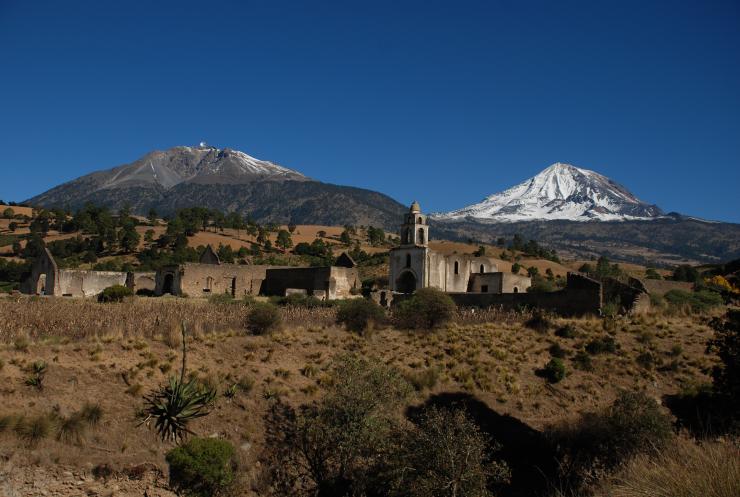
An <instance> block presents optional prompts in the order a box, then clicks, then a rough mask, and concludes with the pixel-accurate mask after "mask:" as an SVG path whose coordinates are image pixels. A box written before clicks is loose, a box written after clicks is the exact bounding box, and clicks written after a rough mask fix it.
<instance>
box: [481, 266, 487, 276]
mask: <svg viewBox="0 0 740 497" xmlns="http://www.w3.org/2000/svg"><path fill="white" fill-rule="evenodd" d="M485 272H486V268H485V267H483V264H481V265H480V274H483V273H485Z"/></svg>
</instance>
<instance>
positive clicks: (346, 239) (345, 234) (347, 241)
mask: <svg viewBox="0 0 740 497" xmlns="http://www.w3.org/2000/svg"><path fill="white" fill-rule="evenodd" d="M339 241H340V242H342V245H345V246H347V247H349V246H350V245H351V244H352V238H351V237H350V234H349V231H348V230H347V229H346V228H345V230H344V231H342V234H341V235H339Z"/></svg>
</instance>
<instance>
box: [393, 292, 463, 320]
mask: <svg viewBox="0 0 740 497" xmlns="http://www.w3.org/2000/svg"><path fill="white" fill-rule="evenodd" d="M456 310H457V307H456V306H455V303H454V302H453V301H452V299H451V298H450V296H449V295H447V294H445V293H444V292H442V291H440V290H437V289H436V288H422V289H420V290H417V291H416V293H415V294H414V295H413V297H411V298H410V299H408V300H404V301H403V302H401V303H400V304H398V305H397V306H396V308H395V310H394V313H393V315H394V319H395V322H396V324H397V325H398V327H400V328H407V329H412V328H416V329H434V328H437V327H439V326H441V325H443V324H445V323H447V322H449V321H451V320H452V318H453V317H454V316H455V311H456Z"/></svg>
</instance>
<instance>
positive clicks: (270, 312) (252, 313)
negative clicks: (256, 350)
mask: <svg viewBox="0 0 740 497" xmlns="http://www.w3.org/2000/svg"><path fill="white" fill-rule="evenodd" d="M281 322H282V316H281V315H280V309H278V307H277V306H276V305H275V304H272V303H270V302H257V303H256V304H254V305H252V306H251V307H250V309H249V313H248V314H247V329H248V330H249V331H251V332H252V333H254V334H255V335H264V334H266V333H271V332H272V331H275V330H277V329H278V328H279V327H280V324H281Z"/></svg>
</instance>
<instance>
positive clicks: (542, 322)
mask: <svg viewBox="0 0 740 497" xmlns="http://www.w3.org/2000/svg"><path fill="white" fill-rule="evenodd" d="M524 326H526V327H527V328H529V329H531V330H534V331H536V332H537V333H547V332H548V331H549V329H550V328H551V327H552V322H551V321H550V318H549V317H548V316H547V315H546V314H545V313H543V312H541V311H539V310H538V311H535V312H534V314H532V317H531V318H529V319H528V320H527V321H525V322H524Z"/></svg>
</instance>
